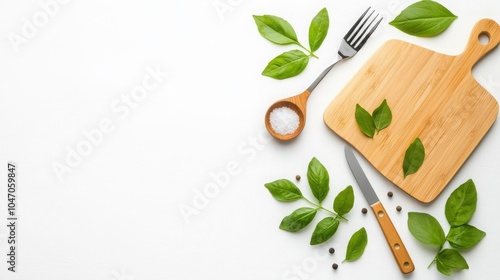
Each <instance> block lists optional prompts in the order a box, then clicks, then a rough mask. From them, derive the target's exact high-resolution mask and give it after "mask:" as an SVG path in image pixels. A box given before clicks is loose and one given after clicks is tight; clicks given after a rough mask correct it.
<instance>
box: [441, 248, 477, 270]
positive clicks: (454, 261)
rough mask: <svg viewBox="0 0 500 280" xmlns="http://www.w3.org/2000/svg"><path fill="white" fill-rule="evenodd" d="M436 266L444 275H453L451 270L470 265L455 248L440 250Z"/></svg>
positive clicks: (465, 267)
mask: <svg viewBox="0 0 500 280" xmlns="http://www.w3.org/2000/svg"><path fill="white" fill-rule="evenodd" d="M436 266H437V269H438V271H439V272H441V273H442V274H444V275H448V276H450V275H451V271H452V270H453V269H455V270H461V269H469V265H468V264H467V262H466V261H465V259H464V257H462V255H460V253H459V252H457V251H455V250H453V249H444V250H443V251H441V252H439V254H438V255H437V258H436Z"/></svg>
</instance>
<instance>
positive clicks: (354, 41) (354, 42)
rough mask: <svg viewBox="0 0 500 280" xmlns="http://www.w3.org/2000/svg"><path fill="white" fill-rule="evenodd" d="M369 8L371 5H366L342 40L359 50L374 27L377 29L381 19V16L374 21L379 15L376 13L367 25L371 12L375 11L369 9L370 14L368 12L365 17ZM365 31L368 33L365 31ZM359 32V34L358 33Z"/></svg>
mask: <svg viewBox="0 0 500 280" xmlns="http://www.w3.org/2000/svg"><path fill="white" fill-rule="evenodd" d="M370 8H371V7H368V9H367V10H366V11H365V12H364V13H363V14H362V15H361V16H360V17H359V19H358V20H357V21H356V23H355V24H354V25H353V26H352V27H351V29H350V30H349V32H347V34H346V35H345V36H344V40H345V41H346V42H347V43H348V44H349V45H350V46H351V47H352V48H354V49H355V50H356V51H359V50H360V49H361V47H363V45H364V44H365V43H366V41H367V40H368V38H370V36H371V35H372V33H373V32H374V31H375V29H377V27H378V25H379V24H380V22H381V21H382V19H383V18H382V17H380V18H379V19H378V20H377V22H375V20H376V19H377V18H378V17H379V14H376V15H375V17H373V18H372V19H371V21H370V22H369V23H368V25H366V23H367V22H368V20H369V19H370V18H371V17H372V15H373V13H374V12H375V10H373V11H371V12H370V14H368V16H367V17H366V18H365V15H366V14H367V13H368V11H369V10H370ZM363 19H364V20H363ZM374 22H375V23H374ZM360 23H361V24H360ZM365 25H366V27H365ZM368 30H369V31H368ZM367 31H368V33H366V32H367ZM360 32H361V34H359V33H360Z"/></svg>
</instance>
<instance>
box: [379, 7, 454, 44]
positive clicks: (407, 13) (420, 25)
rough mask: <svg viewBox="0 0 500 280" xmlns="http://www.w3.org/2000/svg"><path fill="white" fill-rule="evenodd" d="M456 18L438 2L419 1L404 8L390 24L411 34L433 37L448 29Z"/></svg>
mask: <svg viewBox="0 0 500 280" xmlns="http://www.w3.org/2000/svg"><path fill="white" fill-rule="evenodd" d="M456 18H457V16H456V15H454V14H453V13H452V12H450V11H449V10H448V9H447V8H445V7H444V6H443V5H441V4H439V3H437V2H434V1H419V2H416V3H414V4H411V5H410V6H408V7H407V8H406V9H404V10H403V11H402V12H401V13H400V14H399V15H398V16H397V17H396V18H395V19H394V20H393V21H391V22H389V24H390V25H392V26H394V27H396V28H397V29H399V30H401V31H403V32H405V33H408V34H410V35H415V36H420V37H432V36H436V35H438V34H440V33H441V32H443V31H444V30H446V29H447V28H448V27H449V26H450V24H451V23H452V22H453V21H454V20H455V19H456Z"/></svg>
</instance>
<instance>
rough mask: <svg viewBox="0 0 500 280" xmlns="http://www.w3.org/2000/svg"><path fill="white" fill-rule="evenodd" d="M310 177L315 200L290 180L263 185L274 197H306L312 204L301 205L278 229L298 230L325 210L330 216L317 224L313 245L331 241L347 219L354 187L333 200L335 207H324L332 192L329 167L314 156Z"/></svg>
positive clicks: (312, 238) (287, 199)
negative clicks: (308, 205)
mask: <svg viewBox="0 0 500 280" xmlns="http://www.w3.org/2000/svg"><path fill="white" fill-rule="evenodd" d="M307 180H308V183H309V187H310V190H311V193H312V195H313V196H314V197H315V198H316V201H317V203H316V202H313V201H311V200H309V199H307V198H306V197H305V196H304V195H303V193H302V192H301V191H300V189H299V188H298V187H297V186H296V185H295V184H294V183H293V182H291V181H290V180H287V179H279V180H276V181H273V182H270V183H267V184H264V186H265V187H266V188H267V189H268V191H269V192H270V193H271V195H272V196H273V197H274V199H276V200H278V201H281V202H293V201H297V200H304V201H306V202H307V203H308V204H310V205H312V207H301V208H298V209H297V210H295V211H293V212H292V213H291V214H290V215H288V216H286V217H285V218H283V220H282V221H281V223H280V226H279V228H280V229H282V230H284V231H288V232H298V231H301V230H303V229H304V228H306V227H307V226H308V225H309V224H311V222H312V221H313V220H314V218H315V217H316V214H317V212H318V211H320V210H321V211H323V212H325V213H327V214H328V215H329V217H326V218H323V219H322V220H321V221H319V222H318V224H316V227H315V229H314V231H313V233H312V236H311V240H310V244H311V245H317V244H321V243H324V242H326V241H328V240H329V239H330V238H331V237H332V236H333V235H334V234H335V233H336V232H337V229H338V227H339V224H340V221H341V220H344V221H347V219H346V218H345V215H347V214H348V213H349V212H350V211H351V209H352V207H353V205H354V191H353V188H352V186H348V187H346V188H345V189H344V190H342V191H340V192H339V193H338V194H337V196H336V197H335V199H334V202H333V205H332V206H333V207H332V208H333V209H328V208H325V207H324V206H323V205H322V202H323V201H324V200H325V198H326V197H327V195H328V193H329V192H330V175H329V173H328V170H327V169H326V168H325V167H324V166H323V164H322V163H321V162H320V161H319V160H318V159H317V158H315V157H314V158H312V159H311V161H310V162H309V165H308V167H307Z"/></svg>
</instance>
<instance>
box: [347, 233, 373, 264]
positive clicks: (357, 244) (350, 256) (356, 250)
mask: <svg viewBox="0 0 500 280" xmlns="http://www.w3.org/2000/svg"><path fill="white" fill-rule="evenodd" d="M366 244H368V236H367V234H366V230H365V228H364V227H363V228H361V229H360V230H358V231H357V232H355V233H354V234H353V235H352V236H351V239H349V243H348V244H347V252H346V254H345V259H344V260H343V262H345V261H348V262H352V261H355V260H357V259H359V258H360V257H361V256H362V255H363V253H364V252H365V248H366Z"/></svg>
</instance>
